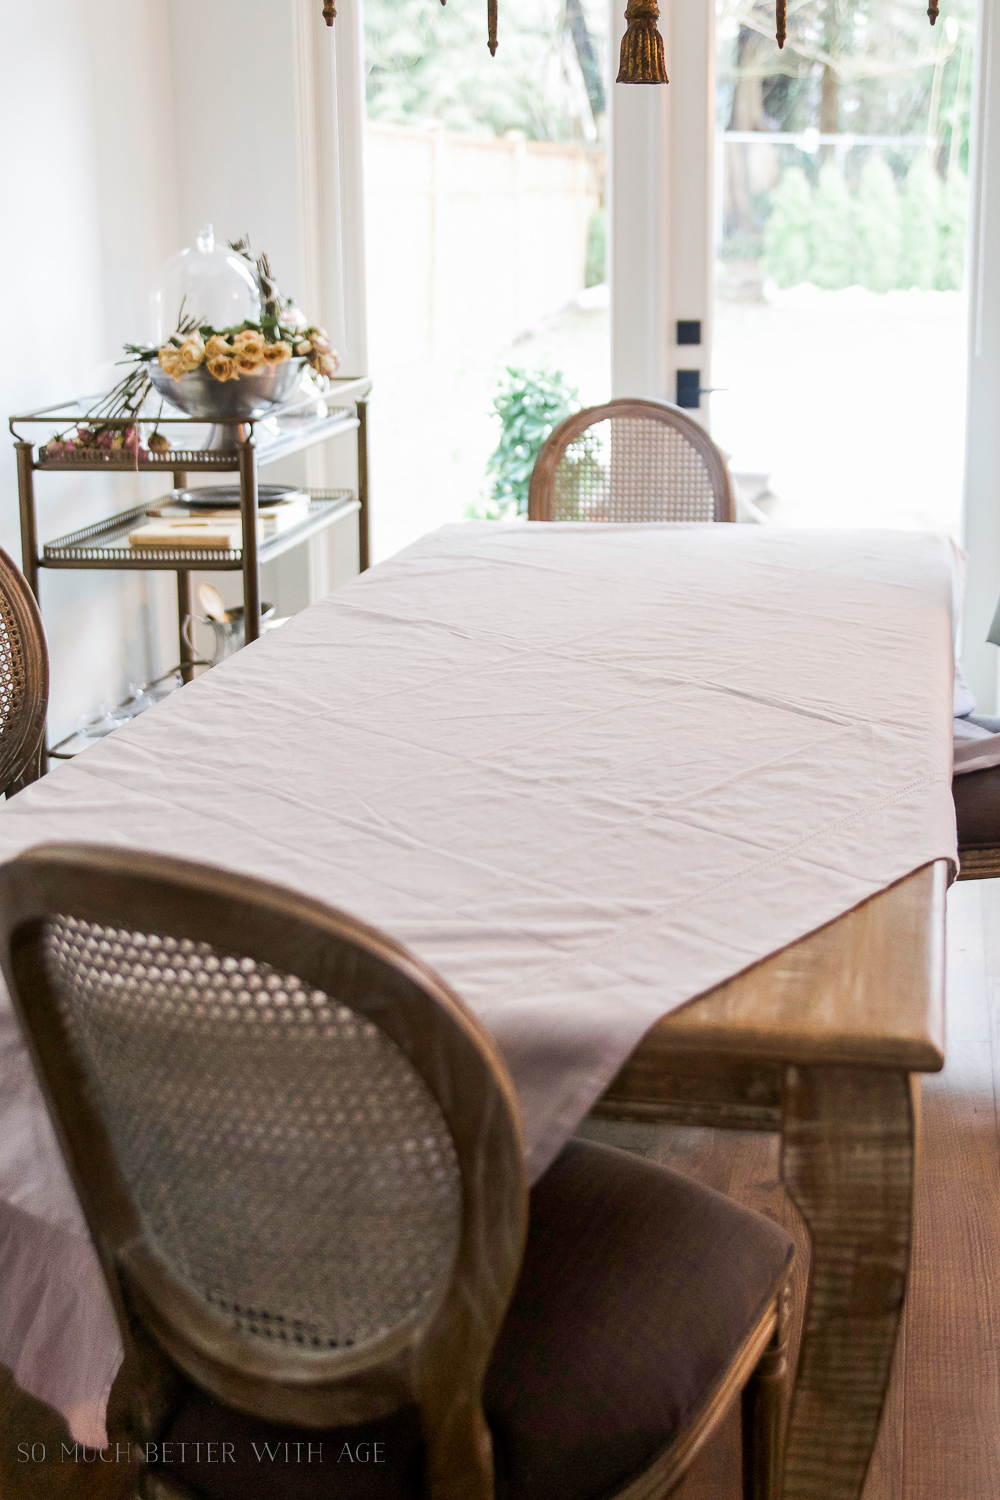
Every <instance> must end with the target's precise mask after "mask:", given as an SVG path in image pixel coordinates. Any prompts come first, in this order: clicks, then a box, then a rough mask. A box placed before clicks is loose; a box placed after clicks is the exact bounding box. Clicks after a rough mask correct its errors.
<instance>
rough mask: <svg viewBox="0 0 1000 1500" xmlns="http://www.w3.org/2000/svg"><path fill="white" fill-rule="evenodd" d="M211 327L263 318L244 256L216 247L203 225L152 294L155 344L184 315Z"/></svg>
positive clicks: (254, 281)
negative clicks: (193, 240)
mask: <svg viewBox="0 0 1000 1500" xmlns="http://www.w3.org/2000/svg"><path fill="white" fill-rule="evenodd" d="M182 308H183V316H184V317H185V318H195V319H197V321H198V323H199V324H206V323H210V324H211V325H212V327H213V328H219V329H221V328H232V327H234V326H235V325H238V324H240V323H243V322H244V321H249V322H253V323H256V322H258V321H259V319H260V315H261V295H260V286H259V285H258V282H257V278H256V276H255V275H254V272H253V270H252V269H251V267H250V266H249V265H248V264H247V262H246V261H245V260H244V258H243V256H241V255H237V254H236V252H235V251H233V250H228V249H221V248H218V247H217V246H216V243H215V234H214V233H213V230H212V226H211V224H206V225H205V226H204V228H203V229H202V231H201V233H200V234H199V235H198V239H197V241H196V242H195V244H194V245H193V246H189V247H188V248H187V249H186V250H181V251H180V253H179V254H177V255H174V256H171V258H170V260H168V261H167V262H166V263H165V264H164V265H163V266H161V267H160V270H159V272H158V274H157V277H156V280H155V281H154V282H153V288H152V292H151V294H150V311H151V315H152V335H153V343H154V344H157V345H159V344H163V343H164V342H165V341H166V340H167V339H168V338H169V337H170V335H171V334H172V333H173V332H174V330H175V328H176V327H177V324H178V322H179V321H180V318H181V316H182V314H181V309H182Z"/></svg>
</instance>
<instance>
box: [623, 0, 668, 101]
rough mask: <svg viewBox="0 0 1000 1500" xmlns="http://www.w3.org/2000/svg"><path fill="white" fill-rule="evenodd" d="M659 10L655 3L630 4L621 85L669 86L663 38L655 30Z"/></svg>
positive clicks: (635, 0)
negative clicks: (656, 84)
mask: <svg viewBox="0 0 1000 1500" xmlns="http://www.w3.org/2000/svg"><path fill="white" fill-rule="evenodd" d="M659 15H660V7H659V6H658V5H657V3H656V0H628V5H627V6H626V7H625V19H626V21H627V22H628V27H627V29H626V32H625V35H624V36H623V37H622V50H621V62H620V67H619V69H618V78H617V80H616V82H618V83H669V82H670V80H669V79H668V77H667V65H666V61H665V59H664V56H663V38H662V36H661V35H660V33H659V32H658V31H657V29H656V22H657V20H658V19H659Z"/></svg>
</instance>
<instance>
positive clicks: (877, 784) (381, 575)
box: [0, 523, 956, 1437]
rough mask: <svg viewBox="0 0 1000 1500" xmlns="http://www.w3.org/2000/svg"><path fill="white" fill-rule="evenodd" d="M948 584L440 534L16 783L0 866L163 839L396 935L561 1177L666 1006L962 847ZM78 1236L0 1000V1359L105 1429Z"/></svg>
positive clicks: (100, 1306) (820, 549) (929, 542)
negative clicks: (496, 1055)
mask: <svg viewBox="0 0 1000 1500" xmlns="http://www.w3.org/2000/svg"><path fill="white" fill-rule="evenodd" d="M952 563H953V559H952V554H951V548H950V544H949V543H948V541H947V540H946V539H944V538H941V537H936V536H930V535H924V534H908V533H902V532H876V531H866V532H844V531H838V532H821V531H791V530H788V531H785V530H781V529H779V528H777V527H741V526H710V527H674V526H620V527H619V526H608V525H601V526H576V525H571V526H557V525H520V526H502V525H495V524H490V523H480V524H476V523H470V524H468V525H465V526H456V527H447V528H445V529H444V530H442V531H439V532H436V533H433V534H432V535H430V536H428V537H425V538H424V539H423V540H422V541H420V542H418V543H417V544H416V545H414V546H412V547H410V548H408V549H407V550H406V551H405V552H403V553H401V554H399V555H398V556H397V557H395V558H393V559H392V560H391V561H390V562H388V563H385V564H383V565H381V566H380V567H378V568H375V569H373V570H372V571H371V572H369V573H367V574H365V575H364V576H363V577H361V578H360V579H357V580H356V581H354V582H352V583H351V584H350V585H348V586H347V587H346V588H343V589H341V590H339V591H338V592H337V593H335V594H333V595H332V596H331V597H329V598H328V599H326V600H324V601H323V602H322V603H320V604H317V605H315V606H313V607H312V608H311V609H308V610H306V611H305V612H303V613H302V614H301V615H299V616H297V617H296V618H295V619H294V620H293V621H291V622H290V623H289V624H288V625H286V626H285V627H284V628H283V629H282V630H281V631H280V632H276V633H274V634H272V635H270V636H268V637H266V638H265V639H264V640H262V641H260V642H259V643H257V644H256V645H254V646H253V647H251V648H249V649H248V650H246V651H244V652H241V653H240V654H239V655H238V656H236V657H234V658H232V659H231V660H230V661H228V662H226V663H224V664H223V665H222V666H220V667H219V668H217V669H216V670H214V671H213V672H211V673H210V674H206V675H205V676H203V677H202V678H200V679H199V680H198V681H196V682H194V683H192V684H191V685H190V686H188V687H186V688H184V689H183V691H181V692H180V693H178V694H176V695H174V697H172V698H170V699H169V700H167V701H166V702H165V703H163V704H162V705H161V706H160V707H158V708H157V709H155V710H152V711H151V712H149V713H148V714H146V715H144V716H143V717H142V718H141V719H139V720H138V721H136V722H135V723H134V724H132V725H130V726H129V727H127V728H125V729H122V730H120V731H118V732H117V733H116V734H115V735H114V736H113V737H112V738H110V739H108V740H105V741H104V742H103V743H101V744H100V745H98V746H97V747H95V748H94V749H92V750H88V751H87V752H86V753H85V754H84V755H83V756H81V757H80V758H79V759H77V760H76V761H74V762H73V763H71V764H69V765H67V766H64V767H62V768H60V769H58V770H57V771H55V772H54V773H53V774H52V775H50V776H48V777H47V778H46V779H45V780H44V781H42V782H40V783H38V784H37V785H35V786H32V787H29V788H28V789H27V790H26V791H24V792H22V793H20V794H19V795H18V796H17V797H16V798H14V799H13V800H12V802H10V803H8V804H7V805H6V806H5V807H4V808H3V810H2V812H0V858H9V857H10V856H12V855H14V854H16V853H17V852H18V851H20V850H22V849H25V848H27V847H29V846H31V845H34V844H38V843H41V842H44V841H46V840H51V839H86V840H91V841H97V842H102V843H112V844H116V843H117V844H121V845H125V846H129V847H138V848H144V849H153V850H157V851H161V852H163V853H169V854H175V855H181V856H185V857H187V858H192V859H199V860H204V861H206V862H209V863H213V864H219V865H224V866H226V867H228V868H231V869H235V870H239V871H243V872H246V873H248V874H252V875H257V876H261V877H263V878H265V879H268V880H273V881H278V882H280V883H282V884H285V885H288V886H291V887H293V888H295V889H297V890H301V891H303V892H305V893H307V894H308V895H311V896H315V897H319V898H321V899H323V900H325V901H328V902H330V903H332V904H335V905H337V906H340V907H343V908H345V909H346V910H348V911H350V912H352V913H354V914H356V915H357V916H359V917H361V918H362V919H364V920H365V921H367V922H370V923H373V924H374V925H375V926H377V927H381V928H383V929H385V930H386V931H387V932H389V933H390V934H391V935H392V936H393V937H395V938H397V939H399V940H400V941H402V942H403V943H405V944H407V945H408V946H409V947H411V948H412V949H413V950H414V951H415V952H416V953H417V954H419V955H420V957H421V958H423V959H425V960H426V961H427V962H429V963H430V964H432V965H433V966H434V967H435V968H436V969H438V970H439V971H440V973H441V974H442V975H443V976H444V978H445V979H446V980H448V982H449V983H450V984H451V985H453V986H454V988H455V989H456V990H457V991H458V992H459V994H461V995H462V996H463V997H464V999H465V1000H466V1001H467V1003H468V1004H469V1005H470V1006H471V1007H472V1009H473V1010H474V1011H475V1012H476V1014H477V1015H478V1016H479V1018H480V1019H481V1020H482V1021H483V1023H484V1024H485V1025H486V1027H487V1028H488V1029H489V1030H490V1032H491V1033H492V1034H493V1036H494V1037H495V1039H496V1040H497V1042H498V1043H499V1045H500V1047H501V1049H502V1051H503V1053H504V1055H505V1057H506V1059H507V1062H508V1065H509V1067H510V1070H511V1073H512V1076H513V1079H514V1083H515V1086H516V1088H517V1092H518V1096H519V1099H520V1103H521V1108H522V1112H523V1117H524V1125H525V1134H526V1140H527V1150H528V1158H529V1166H530V1169H531V1171H532V1173H533V1175H536V1176H537V1175H538V1174H539V1173H540V1172H541V1171H542V1170H544V1168H545V1166H546V1165H547V1164H548V1162H549V1161H550V1160H551V1159H552V1157H553V1156H554V1155H555V1154H556V1152H557V1151H558V1150H559V1149H560V1147H561V1145H562V1144H563V1142H564V1141H565V1140H566V1138H567V1137H568V1136H569V1134H570V1133H571V1132H572V1131H573V1129H574V1128H575V1127H576V1125H577V1123H578V1122H579V1121H580V1120H581V1118H582V1117H583V1116H584V1115H585V1114H586V1112H587V1111H588V1109H589V1108H590V1106H591V1105H592V1104H593V1102H594V1100H595V1099H596V1098H597V1097H598V1096H599V1095H600V1094H601V1092H602V1091H603V1089H604V1088H605V1086H606V1085H607V1083H608V1082H609V1080H610V1079H611V1078H612V1077H613V1075H614V1074H615V1072H616V1071H617V1069H618V1068H619V1066H620V1065H621V1063H622V1062H623V1061H624V1059H625V1058H626V1057H627V1056H628V1054H629V1053H630V1052H631V1051H632V1049H633V1048H634V1047H635V1045H636V1043H637V1042H638V1041H639V1039H640V1037H641V1036H642V1034H643V1033H644V1032H645V1030H646V1029H647V1028H648V1027H649V1026H650V1025H651V1024H652V1023H653V1022H654V1021H656V1020H657V1019H658V1018H659V1017H660V1016H662V1015H663V1014H664V1013H665V1012H668V1011H671V1010H673V1009H675V1008H676V1007H677V1006H680V1005H683V1004H684V1003H685V1002H687V1001H689V1000H691V999H692V998H694V997H695V996H697V995H699V994H702V993H703V992H705V991H706V990H709V989H711V988H712V987H714V986H715V985H717V984H720V983H722V982H723V981H724V980H726V979H728V978H730V977H732V976H733V975H734V974H736V973H738V972H739V971H740V970H742V969H745V968H747V967H748V966H750V965H752V964H755V963H757V962H759V961H760V960H761V959H763V958H765V957H766V956H767V955H768V954H770V953H773V952H775V951H776V950H777V949H779V948H781V947H783V946H785V945H786V944H788V943H791V942H793V941H795V940H796V939H798V938H801V937H803V936H805V935H806V934H807V933H809V932H811V931H813V930H814V929H815V928H817V927H819V926H821V925H822V924H824V923H826V922H829V921H831V920H833V919H834V918H835V917H837V916H839V915H840V914H842V913H843V912H845V911H847V910H849V909H850V908H851V907H853V906H855V905H856V904H857V903H858V902H860V901H862V900H864V899H865V898H866V897H868V896H870V895H872V894H873V893H875V892H877V891H879V890H881V889H883V888H884V887H885V886H887V885H889V884H891V883H892V882H893V881H896V880H899V879H901V878H902V877H903V876H905V875H907V874H908V873H910V871H912V870H914V869H916V868H917V867H919V866H920V865H923V864H925V863H927V862H928V861H931V860H935V859H939V858H942V857H944V858H948V859H950V860H952V861H954V860H955V857H956V849H955V823H954V812H953V805H952V800H951V794H950V781H951V753H952V749H951V746H952V739H951V735H952V651H951V613H952ZM5 1208H6V1209H7V1216H6V1218H5V1217H4V1210H5ZM32 1224H34V1225H35V1226H36V1227H37V1247H38V1256H39V1257H40V1258H41V1261H40V1263H42V1264H44V1265H45V1266H46V1267H47V1268H48V1270H47V1276H48V1282H49V1283H51V1284H43V1283H45V1282H46V1277H45V1276H43V1277H41V1279H40V1278H39V1274H38V1264H35V1265H32V1264H30V1260H31V1257H30V1256H26V1254H25V1244H26V1243H27V1241H26V1239H25V1236H26V1234H27V1235H28V1238H29V1239H30V1230H31V1226H32ZM5 1235H6V1240H5V1238H4V1237H5ZM81 1236H85V1230H84V1228H83V1225H82V1220H81V1218H80V1214H79V1209H78V1207H77V1204H76V1201H75V1198H74V1196H73V1193H72V1190H71V1188H70V1185H69V1183H68V1181H67V1179H66V1175H65V1172H64V1170H63V1167H62V1164H61V1160H60V1158H59V1154H58V1151H57V1148H56V1145H55V1141H54V1139H53V1136H52V1132H51V1130H50V1128H49V1126H48V1122H47V1119H46V1117H45V1114H44V1108H43V1105H42V1103H41V1099H40V1096H39V1094H38V1091H37V1089H36V1087H35V1085H34V1081H33V1078H32V1076H31V1072H30V1067H29V1064H28V1061H27V1057H26V1054H25V1051H24V1047H23V1044H22V1042H21V1039H20V1037H19V1035H18V1034H17V1029H16V1025H15V1023H14V1021H13V1017H12V1015H11V1013H10V1009H9V1002H8V1000H7V997H6V995H3V994H0V1276H3V1277H5V1278H6V1285H5V1286H3V1287H2V1288H0V1359H4V1360H5V1362H8V1363H10V1362H11V1361H12V1360H13V1362H14V1363H15V1364H16V1367H17V1369H18V1374H19V1379H20V1380H21V1383H22V1384H23V1385H24V1386H25V1387H26V1388H27V1389H28V1390H30V1391H31V1392H32V1393H33V1394H35V1395H38V1396H40V1397H41V1398H42V1399H44V1400H48V1401H50V1402H51V1403H52V1404H54V1405H56V1406H57V1407H58V1408H59V1409H60V1410H62V1411H63V1412H64V1413H65V1414H66V1415H67V1416H68V1417H69V1416H71V1414H72V1420H73V1422H74V1424H75V1430H76V1431H77V1433H78V1435H79V1436H81V1437H82V1436H85V1435H88V1434H93V1433H94V1432H99V1430H100V1424H101V1422H102V1420H103V1415H102V1402H103V1401H104V1399H105V1398H106V1395H107V1389H108V1385H109V1383H110V1375H111V1373H113V1369H114V1366H115V1364H116V1361H117V1358H118V1354H117V1351H116V1346H115V1334H114V1330H113V1324H112V1322H111V1320H110V1317H109V1312H108V1308H107V1306H106V1303H105V1301H104V1297H103V1293H102V1291H101V1290H100V1287H99V1285H98V1284H97V1283H96V1282H95V1281H94V1280H93V1276H92V1274H91V1273H92V1271H93V1266H92V1265H91V1266H90V1268H89V1270H88V1269H87V1267H86V1265H85V1264H84V1262H81V1260H80V1256H81V1254H83V1255H84V1260H86V1253H87V1252H88V1251H89V1245H88V1243H87V1242H86V1240H85V1238H83V1239H82V1238H81ZM5 1243H6V1244H7V1247H8V1249H7V1253H6V1256H4V1252H3V1246H4V1244H5ZM81 1245H82V1246H83V1250H82V1251H81V1248H80V1247H81ZM70 1266H72V1267H74V1268H75V1269H74V1270H73V1271H72V1272H70V1271H69V1270H68V1269H67V1268H68V1267H70ZM67 1275H72V1276H73V1277H76V1278H78V1280H79V1287H78V1288H77V1291H78V1292H79V1297H78V1300H77V1303H76V1305H74V1304H73V1298H72V1297H71V1296H70V1295H69V1294H68V1291H67V1288H66V1286H65V1279H66V1277H67ZM88 1278H89V1280H88ZM67 1330H68V1332H67ZM15 1346H16V1347H15ZM67 1349H70V1350H75V1355H74V1357H73V1362H74V1370H73V1371H72V1372H70V1374H69V1376H67V1371H66V1361H67V1358H68V1355H67V1352H66V1351H67ZM81 1383H82V1384H81Z"/></svg>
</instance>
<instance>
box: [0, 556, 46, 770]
mask: <svg viewBox="0 0 1000 1500" xmlns="http://www.w3.org/2000/svg"><path fill="white" fill-rule="evenodd" d="M48 702H49V656H48V651H47V650H46V647H45V632H44V630H43V629H42V617H41V615H40V614H39V613H38V605H37V604H36V603H35V600H34V596H33V595H32V592H31V590H30V589H29V587H28V584H27V581H26V580H25V577H24V574H23V573H22V572H21V570H20V569H19V568H18V567H17V565H16V563H15V562H14V561H13V559H12V558H10V557H8V555H7V553H6V552H4V551H3V549H2V548H0V792H5V793H7V794H8V795H9V794H10V793H11V792H12V791H15V790H16V789H17V786H19V785H21V786H23V785H24V784H25V783H26V782H29V781H34V780H35V779H36V778H37V776H38V774H39V771H40V769H41V767H40V762H39V756H40V753H41V750H42V746H43V743H44V735H45V715H46V712H47V710H48Z"/></svg>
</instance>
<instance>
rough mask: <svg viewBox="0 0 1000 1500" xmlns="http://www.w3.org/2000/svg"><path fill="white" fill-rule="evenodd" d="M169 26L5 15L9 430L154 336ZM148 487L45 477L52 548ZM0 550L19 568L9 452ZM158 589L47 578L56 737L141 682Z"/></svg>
mask: <svg viewBox="0 0 1000 1500" xmlns="http://www.w3.org/2000/svg"><path fill="white" fill-rule="evenodd" d="M166 10H167V6H166V3H165V0H90V3H89V4H88V6H87V7H86V8H85V7H83V6H81V5H79V4H78V3H74V0H52V3H50V4H47V5H44V6H36V5H25V4H23V3H20V0H0V35H2V36H3V38H4V57H5V68H4V88H3V92H2V96H0V140H2V142H3V148H2V151H0V204H2V205H3V209H2V212H3V223H2V229H0V285H2V286H3V287H4V288H5V290H6V299H5V300H6V303H7V313H6V318H5V340H4V352H5V358H4V360H3V361H2V363H0V406H2V410H3V413H4V414H5V415H9V414H12V413H14V412H16V411H22V410H25V409H26V408H30V407H32V406H40V405H44V404H47V403H49V402H53V401H58V400H61V399H65V398H68V397H70V396H73V395H76V394H79V393H80V392H82V391H86V390H88V389H89V390H95V389H100V388H101V385H102V384H103V383H104V382H105V381H106V380H107V377H108V376H109V375H112V372H111V370H110V367H109V362H110V361H111V360H113V359H114V358H116V357H117V355H118V352H119V351H120V347H121V343H122V340H123V339H125V338H131V337H136V336H137V335H144V333H145V316H144V313H145V300H146V295H147V291H148V286H149V281H150V278H151V276H152V273H153V270H154V269H155V267H156V266H157V265H158V264H159V263H160V262H161V261H162V260H163V259H164V257H165V256H166V255H167V254H169V253H170V252H171V251H172V250H173V249H174V248H175V247H176V182H175V175H174V164H173V140H172V134H173V132H172V121H171V103H170V90H169V82H168V72H167V66H166V51H167V49H166V29H165V28H166ZM102 367H104V368H103V369H102ZM112 378H113V376H112ZM137 484H138V481H137V480H136V479H135V478H132V477H125V476H123V477H120V478H111V477H104V476H98V475H80V476H79V477H76V476H70V475H67V476H62V475H52V476H46V477H44V478H43V477H42V476H38V507H39V532H40V536H41V538H42V539H43V540H44V539H45V538H46V537H48V536H54V535H58V534H59V533H60V532H62V531H66V530H68V529H70V528H72V527H75V526H78V525H81V524H85V523H86V522H87V521H90V520H92V519H94V518H95V517H98V516H100V515H102V514H107V513H110V512H111V511H113V510H116V509H120V508H122V506H124V505H128V504H130V503H133V502H132V496H133V495H134V494H135V493H136V488H137ZM0 541H2V544H3V546H4V547H5V548H6V549H7V550H8V551H9V552H10V553H11V554H12V555H13V556H14V557H15V558H16V559H17V560H18V561H20V534H19V528H18V509H17V485H16V477H15V466H14V453H13V447H12V444H11V443H10V442H9V441H5V442H2V443H0ZM163 582H164V580H153V582H152V583H150V581H149V580H148V579H147V577H146V576H144V575H141V574H130V575H117V576H113V575H98V574H86V573H84V574H70V573H57V572H51V571H44V572H43V574H42V580H41V593H42V606H43V610H44V615H45V623H46V629H47V632H48V636H49V644H50V653H51V657H52V693H51V703H52V728H53V731H54V732H55V735H56V737H57V738H58V737H59V735H60V734H62V733H65V732H66V731H67V730H69V729H71V728H73V727H74V724H75V721H76V718H77V716H78V715H80V714H82V713H84V712H86V711H88V710H89V709H91V708H93V707H94V706H95V705H96V703H97V702H98V701H99V700H100V699H101V698H102V697H111V698H115V697H118V696H119V694H120V693H121V691H122V690H123V689H124V688H127V686H128V681H129V679H130V678H136V679H138V680H140V681H141V680H142V679H143V678H144V677H145V676H147V675H148V672H149V668H150V663H151V661H152V660H153V658H154V657H155V656H156V655H157V652H158V649H159V644H160V636H161V634H162V632H163V629H164V627H165V620H166V619H167V618H168V615H167V616H165V614H164V610H165V609H166V610H167V611H168V612H169V607H170V603H171V599H172V590H171V588H170V583H171V582H172V580H168V581H166V582H167V587H166V591H165V594H164V589H163V586H162V585H163ZM164 598H165V600H166V604H164V602H163V601H164Z"/></svg>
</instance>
